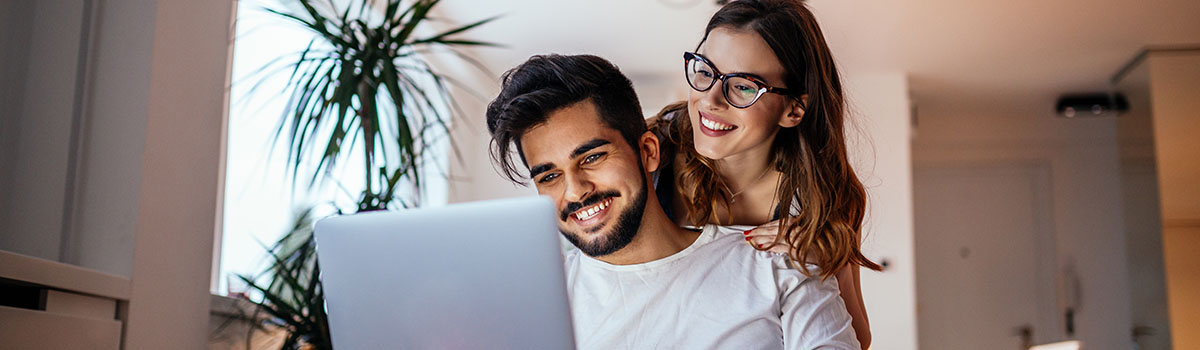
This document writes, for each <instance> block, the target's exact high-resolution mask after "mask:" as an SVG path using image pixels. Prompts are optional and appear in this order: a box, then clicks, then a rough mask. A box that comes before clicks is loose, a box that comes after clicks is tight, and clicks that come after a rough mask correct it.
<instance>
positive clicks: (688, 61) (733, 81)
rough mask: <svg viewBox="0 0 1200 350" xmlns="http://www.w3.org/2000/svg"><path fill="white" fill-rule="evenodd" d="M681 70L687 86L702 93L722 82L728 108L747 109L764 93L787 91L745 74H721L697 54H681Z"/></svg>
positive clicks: (784, 92)
mask: <svg viewBox="0 0 1200 350" xmlns="http://www.w3.org/2000/svg"><path fill="white" fill-rule="evenodd" d="M683 69H684V74H685V76H686V77H687V82H688V85H691V86H692V89H695V90H696V91H700V92H704V91H708V89H711V88H712V87H713V84H716V83H717V80H721V81H724V85H723V86H724V88H722V89H721V91H722V92H723V93H724V94H725V101H727V102H729V105H730V106H734V107H737V108H748V107H750V106H751V105H753V104H754V102H757V101H758V98H759V97H762V95H763V94H765V93H768V92H770V93H776V94H780V95H785V96H786V95H787V94H788V89H785V88H777V87H771V86H770V85H767V83H766V82H764V81H763V79H762V78H759V77H756V76H754V75H752V74H747V73H729V74H721V72H720V71H718V70H717V67H715V66H713V64H712V62H709V61H708V59H707V58H704V56H701V55H700V54H698V53H693V52H684V53H683Z"/></svg>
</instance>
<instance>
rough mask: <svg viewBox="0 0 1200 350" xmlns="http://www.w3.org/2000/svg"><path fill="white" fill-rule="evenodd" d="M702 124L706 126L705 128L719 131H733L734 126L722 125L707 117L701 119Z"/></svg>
mask: <svg viewBox="0 0 1200 350" xmlns="http://www.w3.org/2000/svg"><path fill="white" fill-rule="evenodd" d="M700 124H704V127H706V128H709V129H713V130H717V131H725V130H733V125H729V124H725V123H721V122H718V121H715V120H712V119H708V118H705V117H700Z"/></svg>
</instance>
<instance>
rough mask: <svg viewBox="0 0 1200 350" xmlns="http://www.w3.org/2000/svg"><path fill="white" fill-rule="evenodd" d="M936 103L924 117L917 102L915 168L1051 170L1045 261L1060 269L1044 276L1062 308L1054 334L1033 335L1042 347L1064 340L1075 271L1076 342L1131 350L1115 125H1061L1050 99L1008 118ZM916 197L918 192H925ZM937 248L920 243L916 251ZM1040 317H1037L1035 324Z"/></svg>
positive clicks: (1010, 110) (1011, 111) (1014, 109)
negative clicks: (1049, 249) (1050, 243)
mask: <svg viewBox="0 0 1200 350" xmlns="http://www.w3.org/2000/svg"><path fill="white" fill-rule="evenodd" d="M938 102H940V103H938V104H937V105H936V106H935V107H936V108H923V107H922V105H920V100H918V107H919V108H921V109H920V110H919V112H918V120H917V122H918V127H917V128H916V133H917V135H916V137H915V139H914V143H913V157H914V160H915V162H916V163H917V164H995V163H1005V162H1008V163H1026V164H1028V163H1033V164H1045V165H1047V166H1049V168H1050V174H1051V179H1050V186H1051V188H1052V190H1051V193H1050V196H1049V198H1050V199H1049V200H1050V203H1049V205H1048V207H1050V208H1053V209H1052V213H1051V216H1052V217H1053V225H1052V231H1053V234H1054V240H1055V252H1054V253H1051V254H1052V255H1054V256H1053V257H1050V259H1048V261H1055V262H1056V263H1054V264H1053V265H1050V266H1041V267H1039V269H1040V270H1041V271H1039V272H1051V273H1053V274H1054V275H1057V276H1059V277H1058V281H1057V283H1054V284H1057V285H1056V286H1051V288H1057V289H1058V292H1059V295H1060V298H1059V300H1054V301H1051V305H1055V304H1057V305H1058V306H1059V307H1058V308H1057V310H1052V311H1050V312H1052V313H1053V316H1055V317H1054V319H1053V320H1052V322H1051V324H1054V325H1055V326H1054V328H1053V329H1051V330H1049V332H1050V333H1051V334H1046V331H1045V330H1040V331H1036V332H1035V334H1034V336H1035V338H1036V339H1037V340H1038V341H1039V342H1048V341H1055V340H1060V339H1063V338H1065V337H1066V334H1065V332H1064V319H1063V316H1062V309H1063V308H1064V304H1063V300H1062V299H1061V296H1062V295H1064V294H1062V293H1063V292H1064V290H1065V289H1067V288H1063V287H1062V286H1063V283H1064V279H1063V278H1064V277H1063V275H1062V271H1064V270H1066V269H1068V267H1069V266H1072V267H1073V268H1074V269H1075V270H1076V271H1077V274H1078V276H1079V282H1080V290H1081V292H1082V293H1081V298H1080V302H1079V309H1078V311H1077V315H1076V336H1077V337H1076V338H1077V339H1080V340H1082V341H1083V343H1084V344H1085V346H1086V347H1087V348H1088V349H1128V348H1129V344H1130V337H1129V335H1130V327H1131V324H1130V310H1129V299H1130V297H1129V285H1128V274H1127V269H1126V264H1125V256H1126V254H1125V235H1124V232H1123V229H1124V228H1123V222H1122V206H1121V192H1120V190H1121V187H1120V177H1119V167H1118V163H1117V159H1118V157H1117V154H1118V153H1117V146H1116V137H1115V120H1114V119H1113V118H1111V117H1109V118H1094V119H1088V118H1080V119H1072V120H1068V119H1063V118H1056V117H1055V116H1054V115H1053V109H1052V108H1053V96H1043V97H1033V98H1029V101H1028V105H1027V106H1026V105H1022V106H1001V107H1003V108H1007V109H1000V108H989V107H996V106H986V105H978V106H972V105H970V104H965V103H956V102H955V101H938ZM914 191H916V192H917V193H921V191H922V189H921V188H914ZM979 200H987V199H986V198H980V199H979ZM918 224H919V225H925V224H926V223H918ZM927 224H930V225H936V222H934V223H927ZM917 234H918V235H923V234H926V231H920V232H917ZM937 239H939V237H924V236H923V237H921V239H919V240H918V242H921V241H922V240H937ZM925 249H928V247H922V246H921V245H918V246H916V253H917V254H922V251H923V250H925ZM950 263H951V262H950V261H947V262H946V264H950ZM937 273H938V271H921V273H919V274H918V281H917V283H918V285H920V284H922V283H927V281H923V280H921V277H920V276H922V274H935V275H936V274H937ZM935 288H936V287H935ZM931 302H936V300H934V301H931ZM1030 302H1038V301H1030ZM996 307H1001V308H1002V307H1004V306H1003V305H997V306H996ZM963 312H966V311H965V310H964V311H963ZM960 316H963V317H980V316H983V315H973V314H969V313H968V314H963V315H960ZM1041 317H1043V316H1038V315H1031V319H1037V318H1041ZM1030 322H1031V323H1034V322H1035V321H1033V320H1031V321H1030ZM934 332H936V330H934ZM945 336H954V335H953V334H946V335H945Z"/></svg>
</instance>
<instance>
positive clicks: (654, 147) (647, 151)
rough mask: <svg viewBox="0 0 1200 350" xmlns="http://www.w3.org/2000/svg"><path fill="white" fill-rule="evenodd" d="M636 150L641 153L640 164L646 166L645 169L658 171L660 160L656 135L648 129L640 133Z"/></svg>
mask: <svg viewBox="0 0 1200 350" xmlns="http://www.w3.org/2000/svg"><path fill="white" fill-rule="evenodd" d="M638 151H639V152H640V153H641V155H642V166H643V167H645V168H646V171H647V172H651V173H653V172H655V171H658V167H659V165H660V161H662V157H661V156H662V154H660V151H661V148H659V143H658V136H656V135H654V133H653V132H650V131H646V132H644V133H642V137H640V138H638Z"/></svg>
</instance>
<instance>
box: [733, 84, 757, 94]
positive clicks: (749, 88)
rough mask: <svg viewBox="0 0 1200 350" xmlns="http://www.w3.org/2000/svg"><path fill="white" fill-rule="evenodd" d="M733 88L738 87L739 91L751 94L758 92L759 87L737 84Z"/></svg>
mask: <svg viewBox="0 0 1200 350" xmlns="http://www.w3.org/2000/svg"><path fill="white" fill-rule="evenodd" d="M733 88H734V89H737V91H738V92H741V93H750V94H752V93H755V92H758V88H757V87H754V86H747V85H737V86H734V87H733Z"/></svg>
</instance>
